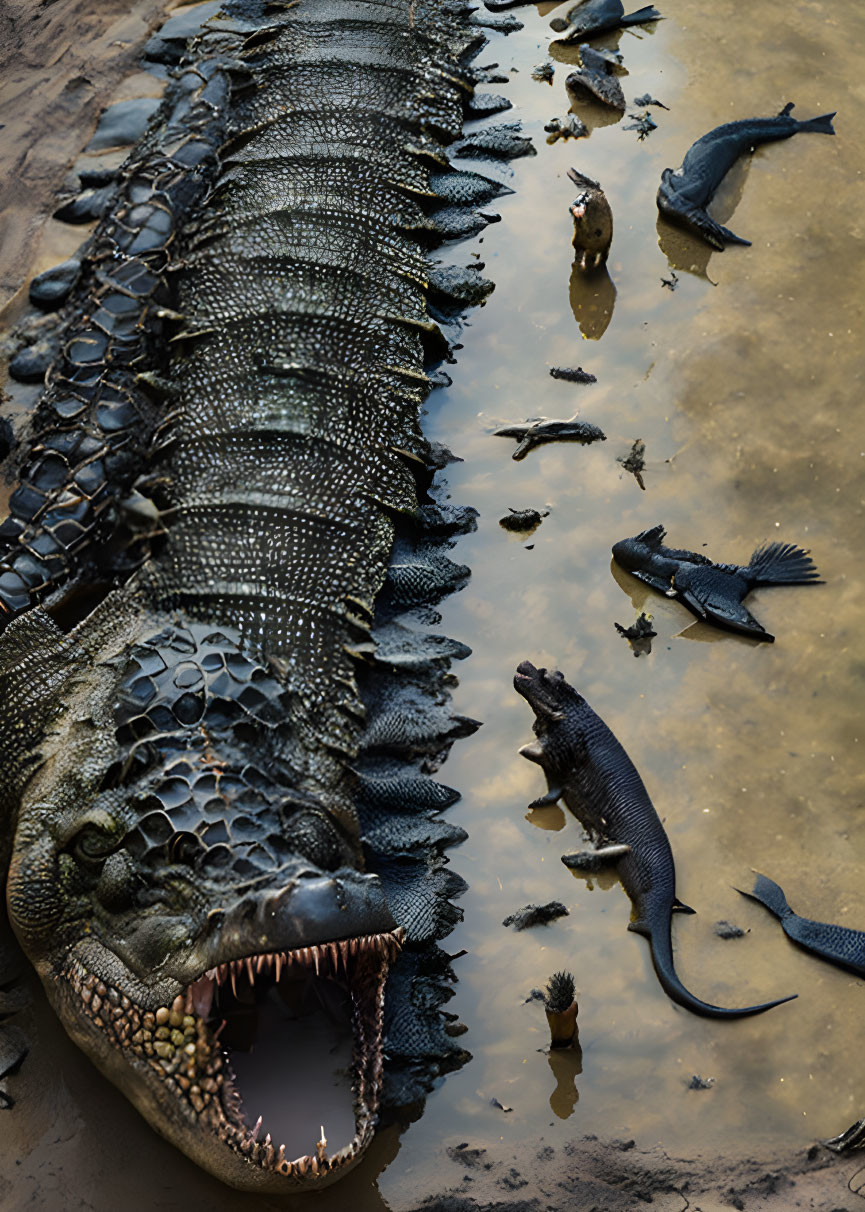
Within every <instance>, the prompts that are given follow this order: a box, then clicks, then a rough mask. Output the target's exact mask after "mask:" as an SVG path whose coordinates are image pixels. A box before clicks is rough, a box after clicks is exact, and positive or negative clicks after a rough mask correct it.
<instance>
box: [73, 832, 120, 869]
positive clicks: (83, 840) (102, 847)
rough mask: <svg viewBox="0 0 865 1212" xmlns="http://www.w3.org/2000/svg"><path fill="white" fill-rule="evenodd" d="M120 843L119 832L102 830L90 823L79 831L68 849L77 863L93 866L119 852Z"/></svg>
mask: <svg viewBox="0 0 865 1212" xmlns="http://www.w3.org/2000/svg"><path fill="white" fill-rule="evenodd" d="M122 842H123V834H122V833H121V832H120V831H118V830H116V829H112V830H108V829H104V828H101V827H100V826H99V825H94V824H93V823H92V822H90V823H88V824H86V825H85V826H84V827H83V828H82V829H79V831H78V833H76V835H75V837H74V838H73V839H72V842H71V844H70V846H69V849H70V851H71V852H72V854H73V856H74V857H75V858H76V859H77V860H78V862H80V863H84V864H87V865H89V866H94V865H96V864H98V863H102V862H104V861H105V859H107V858H108V856H109V855H110V854H114V852H115V851H116V850H119V849H120V846H121V845H122Z"/></svg>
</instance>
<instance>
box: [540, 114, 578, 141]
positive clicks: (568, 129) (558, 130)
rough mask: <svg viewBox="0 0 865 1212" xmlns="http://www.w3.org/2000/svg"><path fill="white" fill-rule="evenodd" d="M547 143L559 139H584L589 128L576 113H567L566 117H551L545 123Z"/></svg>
mask: <svg viewBox="0 0 865 1212" xmlns="http://www.w3.org/2000/svg"><path fill="white" fill-rule="evenodd" d="M544 130H545V131H546V132H547V143H555V142H556V141H557V140H558V139H583V138H584V137H585V136H586V135H587V134H588V133H589V128H588V127H587V126H586V124H585V122H583V121H582V119H581V118H578V117H577V115H576V114H566V115H565V117H564V118H550V120H549V122H547V123H545V125H544Z"/></svg>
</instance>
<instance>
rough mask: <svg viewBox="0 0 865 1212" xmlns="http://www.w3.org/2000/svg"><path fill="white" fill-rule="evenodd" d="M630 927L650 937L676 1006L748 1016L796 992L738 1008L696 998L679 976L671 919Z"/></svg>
mask: <svg viewBox="0 0 865 1212" xmlns="http://www.w3.org/2000/svg"><path fill="white" fill-rule="evenodd" d="M629 929H631V930H636V931H637V932H638V933H640V934H644V935H645V936H646V937H647V938H648V940H649V948H650V950H651V953H652V963H653V965H654V968H655V972H656V973H657V976H658V980H659V981H660V983H661V988H662V989H663V990H664V992H665V993H666V995H667V997H669V998H670V999H671V1000H672V1001H674V1002H676V1004H677V1005H679V1006H683V1007H684V1008H685V1009H686V1010H690V1011H691V1012H692V1013H694V1014H701V1015H703V1017H704V1018H748V1017H750V1016H751V1015H752V1014H762V1013H763V1012H764V1011H765V1010H771V1009H773V1008H774V1007H775V1006H781V1005H783V1003H784V1002H790V1001H792V1000H793V998H795V997H796V996H797V995H796V994H795V993H793V994H790V995H789V996H788V997H779V998H778V999H777V1000H776V1001H773V1002H760V1003H759V1004H758V1005H756V1006H742V1007H739V1008H729V1007H726V1006H715V1005H713V1004H712V1003H711V1002H704V1001H701V1000H700V998H698V997H695V996H694V994H693V993H691V991H690V989H686V988H685V986H684V985H683V984H682V982H681V981H680V980H679V977H678V976H677V975H676V969H675V966H674V963H673V945H672V941H671V938H670V920H669V916H667V920H666V922H665V923H660V922H659V923H658V924H657V925H652V926H648V925H647V924H646V923H644V922H634V923H632V924H631V926H630V927H629Z"/></svg>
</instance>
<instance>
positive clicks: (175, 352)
mask: <svg viewBox="0 0 865 1212" xmlns="http://www.w3.org/2000/svg"><path fill="white" fill-rule="evenodd" d="M470 16H471V13H470V10H469V9H468V8H467V7H466V6H464V5H463V4H462V3H459V2H452V0H351V2H349V0H298V2H295V3H289V4H285V5H283V4H271V3H267V2H265V0H227V3H226V5H225V6H224V8H223V9H222V11H221V13H220V14H219V15H218V16H217V17H215V18H214V19H212V20H211V21H209V22H208V24H207V25H206V26H205V27H204V30H203V32H202V33H201V34H200V35H199V36H198V37H197V38H196V39H195V40H194V41H193V42H192V43H191V44H190V46H189V47H188V49H187V51H186V53H185V56H184V57H183V58H182V60H181V61H180V63H179V66H178V67H177V70H176V72H175V73H174V74H173V77H172V81H171V83H170V85H169V88H168V91H167V94H166V98H165V101H164V102H163V103H162V105H161V107H160V109H159V110H158V111H157V113H156V114H155V116H154V118H153V120H152V121H151V124H150V126H149V128H148V131H147V133H146V135H145V137H144V139H143V140H142V142H141V143H140V144H139V145H138V146H137V147H136V148H135V149H134V151H133V152H132V154H131V155H130V157H129V159H128V160H127V161H126V163H125V165H124V167H123V168H122V170H121V171H120V173H119V174H118V175H117V179H116V180H114V181H113V183H112V184H111V186H110V187H106V188H110V199H108V200H107V201H106V203H105V204H106V207H107V209H106V210H105V212H104V213H103V215H102V218H101V220H100V221H99V224H98V226H97V228H96V230H95V233H94V235H93V236H92V238H91V239H90V240H89V242H88V243H87V244H86V245H85V247H84V249H83V251H82V253H81V254H80V255H79V257H78V260H79V261H80V263H81V273H80V276H79V277H78V278H77V280H76V281H75V283H74V285H73V286H72V288H71V290H70V292H69V294H68V297H67V298H66V301H65V303H63V307H62V310H61V312H60V313H59V314H60V323H61V328H60V330H59V331H60V335H59V349H60V352H59V354H58V356H57V358H56V359H55V361H54V363H53V365H52V367H51V369H50V370H49V371H48V375H47V379H46V385H45V390H44V392H43V394H42V396H41V399H40V402H39V405H38V407H37V409H36V412H35V415H34V418H33V421H32V424H31V427H30V430H29V432H28V433H27V434H25V435H24V437H23V438H22V439H21V441H20V442H19V445H18V449H17V452H16V454H15V464H14V468H15V471H16V473H17V479H18V483H17V487H16V489H15V491H14V493H13V494H12V499H11V502H10V514H9V518H8V519H7V521H6V522H5V523H4V524H3V526H2V527H0V615H2V624H3V626H4V630H3V634H2V637H0V686H2V693H3V701H4V713H3V717H2V720H0V761H2V770H3V778H2V781H0V824H2V830H0V870H4V871H6V872H7V873H8V874H7V887H6V902H7V908H8V917H9V921H10V924H11V927H12V929H13V931H14V934H15V936H16V938H17V940H18V943H19V944H20V947H21V949H22V950H23V952H24V953H25V954H26V956H27V957H28V958H29V960H30V962H31V963H32V965H33V966H34V967H35V969H36V971H37V973H38V975H39V977H40V978H41V981H42V983H43V985H44V988H45V990H46V993H47V996H48V999H49V1001H50V1003H51V1004H52V1006H53V1007H54V1009H55V1010H56V1012H57V1014H58V1015H59V1017H60V1019H61V1020H62V1022H63V1024H64V1026H65V1028H66V1030H67V1032H68V1033H69V1035H70V1036H71V1037H72V1039H73V1040H74V1041H75V1042H76V1043H77V1044H78V1045H79V1046H80V1047H81V1048H82V1049H83V1050H84V1051H85V1053H87V1054H88V1056H89V1057H90V1058H91V1059H92V1060H93V1061H94V1062H95V1064H96V1065H97V1066H98V1067H99V1068H100V1069H101V1070H102V1072H103V1073H104V1074H105V1075H106V1076H107V1077H108V1078H109V1079H110V1080H111V1081H113V1082H114V1083H115V1084H116V1085H117V1086H118V1087H119V1088H120V1090H121V1091H122V1092H123V1093H124V1094H125V1095H126V1096H127V1097H128V1098H129V1099H130V1100H131V1101H132V1103H133V1104H134V1105H135V1106H136V1107H137V1108H138V1110H139V1111H140V1112H141V1113H142V1114H143V1115H144V1117H145V1118H146V1119H147V1120H148V1121H149V1123H150V1124H151V1125H152V1127H153V1128H155V1129H156V1130H157V1131H158V1132H160V1133H161V1134H162V1135H163V1136H165V1137H166V1138H167V1139H168V1140H169V1141H170V1142H171V1143H172V1144H174V1145H176V1146H177V1147H179V1148H180V1149H182V1150H183V1151H184V1152H185V1153H186V1154H188V1156H189V1157H191V1158H192V1159H193V1160H194V1161H195V1162H197V1163H198V1164H199V1165H200V1166H202V1167H204V1168H205V1169H206V1170H208V1171H210V1172H211V1173H212V1174H213V1175H215V1176H216V1177H217V1178H219V1179H221V1180H222V1181H223V1182H225V1183H227V1184H229V1185H231V1186H234V1187H236V1188H238V1189H241V1190H246V1191H254V1192H260V1193H273V1194H279V1193H291V1192H293V1191H297V1190H303V1189H308V1188H310V1187H312V1188H315V1187H319V1186H322V1185H324V1184H325V1183H328V1182H330V1181H333V1180H334V1179H336V1178H339V1177H340V1176H341V1175H343V1174H345V1173H346V1172H348V1171H349V1170H350V1169H351V1168H352V1167H353V1166H354V1165H356V1164H357V1162H358V1161H359V1159H360V1158H361V1157H362V1156H363V1154H364V1152H365V1150H366V1148H367V1146H368V1145H369V1143H370V1140H371V1139H372V1137H373V1134H374V1130H375V1125H376V1122H377V1117H378V1114H379V1110H380V1107H382V1106H384V1105H394V1106H399V1105H404V1104H406V1103H409V1102H414V1101H416V1100H417V1099H418V1098H420V1097H422V1096H423V1095H424V1094H425V1093H426V1092H427V1091H428V1090H429V1088H430V1087H431V1085H432V1083H433V1082H434V1081H435V1080H436V1078H437V1077H438V1075H440V1074H441V1073H443V1072H445V1071H446V1070H447V1069H448V1068H453V1067H454V1066H455V1065H458V1064H460V1063H463V1061H464V1060H465V1059H466V1058H467V1053H465V1052H464V1050H462V1049H461V1048H460V1047H459V1046H458V1044H457V1043H456V1040H455V1037H456V1035H457V1034H458V1033H459V1031H460V1025H459V1024H457V1023H454V1022H453V1021H452V1020H453V1018H454V1017H455V1016H452V1015H450V1016H449V1015H446V1013H445V1012H444V1010H443V1009H442V1007H443V1006H444V1004H445V1002H446V1000H447V999H448V997H449V996H450V995H451V989H450V985H451V982H452V980H453V973H452V971H451V969H450V965H449V962H448V957H447V956H446V955H445V953H444V952H443V951H442V950H441V949H440V948H439V947H438V946H437V941H438V940H440V939H441V938H443V937H444V936H445V935H446V934H447V933H448V931H449V930H450V929H451V928H452V926H453V924H454V922H455V921H456V920H458V918H459V909H458V907H457V906H455V905H454V904H453V899H454V898H455V897H456V896H457V895H458V893H459V892H460V891H461V890H462V888H463V887H464V884H463V882H462V881H461V880H460V879H459V877H458V876H456V875H454V874H453V873H452V872H451V871H450V870H449V869H448V865H447V857H446V855H445V854H444V849H445V847H446V846H447V845H449V844H451V843H453V842H454V841H458V840H460V838H461V837H463V836H464V834H463V832H462V831H461V830H460V829H459V828H458V827H456V826H454V825H450V824H447V823H445V822H444V821H442V820H441V819H439V816H438V813H439V812H440V810H441V809H442V808H444V807H447V806H448V805H449V804H451V803H453V802H454V800H455V799H456V798H458V797H457V793H456V792H454V791H453V790H452V789H450V788H448V787H446V786H444V785H443V784H441V783H439V782H437V781H436V780H434V779H433V778H432V777H430V775H431V774H432V773H433V772H434V771H435V770H436V768H437V766H438V764H439V763H440V762H441V760H442V759H443V757H444V756H445V755H446V753H447V751H448V748H449V746H450V744H451V743H452V742H453V740H455V739H456V738H457V737H460V736H465V735H468V734H469V733H470V732H472V731H473V730H474V729H475V728H476V727H477V722H476V721H473V720H469V719H467V718H465V717H460V716H457V715H455V714H454V713H453V712H452V711H451V708H450V704H449V692H448V687H449V685H450V684H451V683H452V681H453V677H452V675H451V674H450V673H449V672H448V669H449V665H450V662H451V661H452V660H454V659H458V658H460V657H463V656H465V655H467V652H468V650H467V649H466V648H465V646H464V645H460V644H459V643H457V642H455V641H452V640H449V639H447V638H446V637H444V636H442V635H440V634H438V633H432V634H427V633H426V632H424V631H423V630H419V629H418V628H417V627H416V626H415V624H416V623H417V622H418V621H426V620H428V619H429V618H430V617H435V612H434V610H433V607H434V605H435V603H436V602H437V600H438V599H439V598H440V597H441V596H443V595H444V594H445V593H447V592H450V591H451V590H453V589H456V588H459V587H460V586H461V585H462V584H463V583H464V582H465V577H466V575H467V570H466V569H464V568H462V566H460V565H457V564H455V563H454V562H453V561H451V560H450V559H449V558H448V557H447V555H446V554H445V552H446V551H447V549H448V548H449V547H450V546H452V545H453V543H454V541H455V540H456V538H457V537H458V536H459V534H461V533H464V532H465V531H466V530H468V529H471V528H472V527H473V525H474V518H475V516H476V515H475V514H474V511H472V510H467V509H460V508H457V507H455V506H452V505H450V504H448V503H447V502H446V501H444V500H439V499H438V497H437V493H438V492H439V490H438V489H437V488H436V484H435V482H434V475H435V467H436V459H435V457H434V453H433V451H432V449H431V448H430V446H429V445H428V444H427V443H426V441H425V439H424V437H423V435H422V433H421V430H420V426H419V415H420V410H421V406H422V404H423V402H424V400H425V398H426V395H427V393H428V391H429V390H430V386H431V383H430V376H429V374H428V373H427V371H428V369H429V368H432V367H433V366H434V365H435V364H436V362H437V361H439V360H440V359H441V358H442V356H443V355H444V354H446V353H447V341H446V339H445V337H444V335H443V332H442V330H441V328H440V327H439V326H438V324H437V323H436V321H435V318H434V315H433V314H432V313H433V309H434V302H435V300H438V299H439V297H440V295H441V292H442V290H443V289H444V287H443V286H442V284H441V279H440V280H439V285H438V287H437V288H436V289H435V290H433V288H432V286H431V285H430V283H431V281H432V277H433V274H432V270H431V268H430V267H429V265H428V262H427V258H426V253H427V251H428V250H429V249H430V248H431V247H433V246H434V245H436V244H437V243H440V242H441V240H442V239H444V238H450V237H451V236H452V235H454V234H455V233H456V234H459V233H460V232H461V231H463V230H465V228H466V225H465V224H461V223H460V222H458V221H457V220H456V218H455V216H457V215H458V214H470V215H474V216H475V218H476V219H477V221H478V222H479V223H480V225H481V226H482V225H483V222H484V221H486V218H487V217H485V216H481V217H480V218H478V216H477V213H476V210H475V208H476V207H477V206H478V205H479V204H480V205H485V204H487V203H488V202H489V201H490V200H491V199H492V198H493V197H495V196H496V194H497V193H499V192H503V191H502V190H501V189H500V187H499V186H498V185H497V183H496V181H493V180H490V179H488V178H486V177H484V176H482V175H481V174H479V173H477V172H471V171H462V170H458V169H456V168H455V167H454V166H453V165H452V164H451V156H450V149H451V147H452V146H456V147H458V148H459V147H460V145H459V143H458V141H459V140H460V138H461V135H462V124H463V116H464V113H466V112H468V113H471V112H472V111H471V104H472V100H473V91H474V86H475V82H476V78H477V73H476V72H475V70H474V69H473V67H472V60H473V58H474V55H475V54H476V53H477V51H478V50H479V49H480V48H481V46H482V45H483V44H484V42H485V37H484V35H483V33H482V32H481V30H480V29H479V27H478V23H477V21H476V20H474V21H473V20H471V19H470ZM497 108H500V107H499V106H498V105H495V106H493V109H497ZM510 133H511V132H509V135H510ZM510 142H511V145H512V146H511V147H510V149H507V148H506V149H503V150H502V153H501V154H503V155H504V154H511V153H513V154H516V153H517V152H519V151H524V147H523V146H522V145H521V144H520V143H519V142H518V140H517V139H516V137H515V136H514V137H512V138H511V140H510ZM100 205H102V203H100ZM471 226H472V225H471V224H469V225H468V227H471ZM474 230H477V226H475V227H474ZM445 277H446V275H445ZM472 283H473V285H472V290H474V289H475V285H476V284H474V279H472ZM36 293H37V296H38V294H39V288H37V292H36ZM457 302H459V300H457ZM3 977H4V974H3V973H0V986H2V985H3ZM7 1038H8V1037H7ZM253 1045H255V1046H254V1047H253ZM8 1051H9V1050H8V1049H6V1050H5V1051H4V1053H3V1055H4V1056H5V1055H6V1052H8ZM10 1055H11V1056H12V1059H11V1060H10V1061H9V1062H8V1063H7V1062H6V1061H5V1060H4V1061H3V1073H4V1075H5V1074H6V1073H7V1072H11V1071H12V1069H14V1067H15V1066H16V1065H17V1064H18V1063H19V1062H20V1059H21V1055H22V1054H21V1050H20V1047H19V1048H16V1049H14V1050H13V1052H12V1053H10ZM275 1073H276V1074H279V1078H280V1080H279V1083H278V1086H277V1087H276V1088H274V1081H273V1075H274V1074H275ZM305 1074H309V1075H310V1077H311V1078H312V1080H311V1081H309V1082H307V1081H306V1080H305V1077H304V1075H305ZM307 1087H309V1088H307ZM286 1090H290V1091H291V1093H290V1094H287V1093H286ZM259 1112H261V1114H259ZM256 1116H258V1118H256Z"/></svg>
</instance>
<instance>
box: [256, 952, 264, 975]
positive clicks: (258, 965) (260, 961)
mask: <svg viewBox="0 0 865 1212" xmlns="http://www.w3.org/2000/svg"><path fill="white" fill-rule="evenodd" d="M266 960H267V956H266V955H259V956H258V958H257V959H256V961H255V971H256V973H259V972H261V970H262V968H263V967H264V965H265V962H266Z"/></svg>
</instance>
